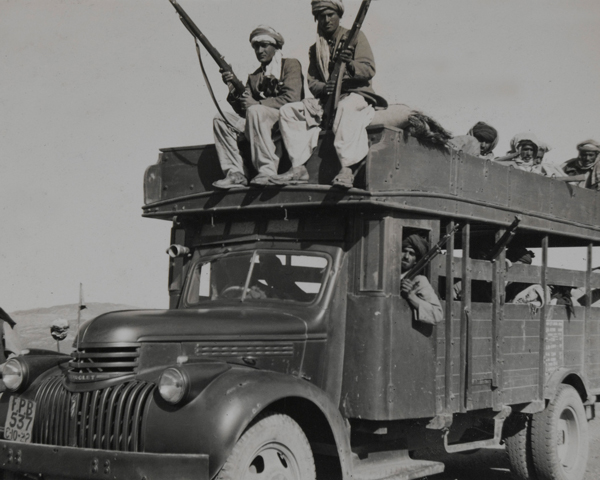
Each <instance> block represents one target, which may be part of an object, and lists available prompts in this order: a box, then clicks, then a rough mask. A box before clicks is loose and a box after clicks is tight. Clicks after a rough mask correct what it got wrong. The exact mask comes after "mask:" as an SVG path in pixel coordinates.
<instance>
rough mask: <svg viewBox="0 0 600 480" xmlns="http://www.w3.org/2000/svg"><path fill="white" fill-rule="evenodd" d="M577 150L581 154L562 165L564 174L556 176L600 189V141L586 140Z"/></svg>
mask: <svg viewBox="0 0 600 480" xmlns="http://www.w3.org/2000/svg"><path fill="white" fill-rule="evenodd" d="M577 150H578V151H579V155H578V156H577V157H576V158H572V159H571V160H567V161H566V162H565V163H563V164H562V165H561V166H560V167H561V169H562V171H563V172H564V174H563V175H564V176H556V179H557V180H562V181H564V182H569V183H570V184H572V185H577V186H579V187H583V188H591V189H593V190H600V165H598V163H599V162H598V160H599V159H598V153H599V152H600V143H598V142H596V141H595V140H586V141H584V142H581V143H580V144H579V145H577Z"/></svg>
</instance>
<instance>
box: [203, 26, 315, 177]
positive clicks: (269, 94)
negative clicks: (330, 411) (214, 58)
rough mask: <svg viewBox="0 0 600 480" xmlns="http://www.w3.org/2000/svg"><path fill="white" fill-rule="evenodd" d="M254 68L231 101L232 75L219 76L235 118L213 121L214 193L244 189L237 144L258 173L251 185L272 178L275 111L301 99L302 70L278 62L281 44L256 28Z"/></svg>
mask: <svg viewBox="0 0 600 480" xmlns="http://www.w3.org/2000/svg"><path fill="white" fill-rule="evenodd" d="M250 44H251V45H252V48H253V49H254V53H255V54H256V58H257V59H258V61H259V62H260V68H258V70H256V71H255V72H254V73H252V74H250V75H249V76H248V82H247V84H246V90H245V92H244V94H243V95H242V96H240V97H236V96H235V94H234V91H233V87H231V81H232V80H233V74H232V73H231V72H223V81H224V82H225V83H226V84H229V85H230V94H229V96H228V97H227V101H228V102H229V103H230V104H231V106H232V107H233V109H234V110H235V113H230V112H224V115H225V117H226V118H225V119H224V118H223V117H221V115H217V116H216V117H215V119H214V121H213V132H214V137H215V147H216V149H217V154H218V155H219V162H220V163H221V168H222V169H223V173H224V174H225V175H226V176H225V178H224V179H222V180H217V181H216V182H214V183H213V186H215V187H216V188H222V189H230V188H236V187H243V186H245V185H248V180H247V178H246V175H245V172H244V161H243V159H242V156H241V154H240V148H239V141H240V140H243V139H244V138H245V139H246V140H247V141H248V142H249V143H250V153H251V156H252V164H253V165H254V168H255V169H256V170H257V171H258V175H256V176H255V177H254V178H253V179H252V180H251V182H250V183H251V184H252V185H257V186H264V185H267V184H268V183H269V178H270V177H272V176H274V175H277V168H278V167H279V157H278V156H277V154H276V153H275V143H274V141H273V134H274V133H277V131H278V121H279V109H280V108H281V107H282V106H283V105H285V104H287V103H290V102H298V101H301V100H302V99H303V98H304V78H303V76H302V66H301V65H300V62H299V61H298V60H296V59H295V58H283V54H282V53H281V48H282V47H283V44H284V40H283V37H282V36H281V34H279V33H278V32H276V31H275V30H274V29H272V28H271V27H266V26H263V25H261V26H259V27H258V28H256V29H254V30H253V31H252V33H251V34H250Z"/></svg>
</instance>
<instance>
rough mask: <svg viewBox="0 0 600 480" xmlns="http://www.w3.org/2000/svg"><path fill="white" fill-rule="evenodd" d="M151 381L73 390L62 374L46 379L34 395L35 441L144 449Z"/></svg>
mask: <svg viewBox="0 0 600 480" xmlns="http://www.w3.org/2000/svg"><path fill="white" fill-rule="evenodd" d="M153 389H154V385H153V384H152V383H147V382H140V381H130V382H126V383H122V384H120V385H116V386H112V387H107V388H104V389H102V390H93V391H90V392H83V393H72V392H69V391H68V390H66V389H65V388H64V386H63V384H62V377H61V376H54V377H50V378H49V379H47V380H46V381H45V382H44V384H43V385H42V386H41V388H40V389H39V390H38V392H37V395H36V397H35V401H36V404H37V412H36V418H35V424H34V434H33V441H34V443H42V444H45V445H57V446H72V447H85V448H97V449H102V450H118V451H122V452H142V451H143V450H144V445H143V439H142V432H143V427H144V410H145V407H146V405H147V403H148V399H149V398H150V395H151V393H152V390H153Z"/></svg>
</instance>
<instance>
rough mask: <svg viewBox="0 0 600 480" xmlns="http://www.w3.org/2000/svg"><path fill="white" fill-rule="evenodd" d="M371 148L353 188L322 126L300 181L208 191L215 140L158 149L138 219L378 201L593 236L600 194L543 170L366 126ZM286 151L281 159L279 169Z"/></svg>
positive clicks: (598, 225) (596, 237)
mask: <svg viewBox="0 0 600 480" xmlns="http://www.w3.org/2000/svg"><path fill="white" fill-rule="evenodd" d="M368 134H369V142H370V151H369V154H368V156H367V158H366V160H365V162H364V164H363V165H362V166H361V167H360V168H359V170H358V172H357V176H356V180H355V188H352V189H350V190H343V189H339V188H335V187H331V185H330V183H331V180H332V179H333V177H334V176H335V175H336V174H337V172H338V170H339V162H338V160H337V157H336V155H335V151H334V149H333V144H332V143H333V142H332V139H331V134H330V133H322V134H321V138H320V141H319V146H318V147H317V149H316V150H315V153H314V154H313V156H312V157H311V158H310V159H309V161H308V162H307V164H306V167H307V169H308V171H309V174H310V182H311V183H309V184H306V185H296V186H284V187H280V186H275V185H274V186H272V187H266V188H257V187H244V188H237V189H234V190H229V191H215V189H214V187H212V183H213V182H214V181H215V180H218V179H219V178H222V177H223V174H222V171H221V168H220V165H219V161H218V157H217V154H216V151H215V148H214V145H200V146H190V147H178V148H164V149H161V150H160V154H159V158H158V162H157V163H156V164H154V165H151V166H150V167H148V169H147V170H146V172H145V177H144V195H145V205H144V207H143V215H144V216H145V217H151V218H159V219H165V220H172V219H173V217H174V216H182V215H190V214H215V213H217V212H219V213H225V212H240V211H245V210H247V211H251V210H259V209H281V208H290V209H294V208H322V207H331V208H343V207H345V206H353V207H361V208H383V209H389V210H401V211H406V212H413V213H419V214H424V215H431V216H435V217H440V216H441V217H445V218H448V219H455V220H459V221H460V220H463V221H470V222H486V223H492V224H497V225H509V224H510V223H511V222H512V221H513V220H514V218H515V215H520V216H521V218H522V222H521V225H520V227H521V228H524V229H530V230H535V231H540V232H547V233H559V232H560V233H561V234H564V235H568V236H571V237H575V238H578V239H581V240H586V241H589V242H592V243H595V242H598V243H599V244H600V221H599V220H600V195H598V193H597V192H595V191H593V190H587V189H584V188H580V187H576V186H571V185H569V184H567V183H565V182H561V181H556V180H554V179H552V178H548V177H544V176H541V175H537V174H533V173H529V172H525V171H522V170H518V169H515V168H514V167H510V166H504V165H501V164H499V163H495V162H493V161H491V160H484V159H481V158H476V157H472V156H470V155H467V154H464V153H463V152H462V151H456V150H453V149H451V148H447V147H443V146H431V145H425V144H422V143H419V141H418V140H417V139H416V138H414V137H412V136H409V135H408V134H407V133H406V132H404V131H402V130H399V129H397V128H393V127H387V126H382V125H375V126H372V127H369V128H368ZM286 161H288V162H289V160H287V158H285V155H284V157H283V158H282V164H283V165H282V167H283V168H280V170H283V171H285V170H286V168H285V165H284V164H285V162H286Z"/></svg>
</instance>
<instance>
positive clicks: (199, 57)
mask: <svg viewBox="0 0 600 480" xmlns="http://www.w3.org/2000/svg"><path fill="white" fill-rule="evenodd" d="M194 42H195V43H196V53H197V54H198V61H199V62H200V69H201V70H202V76H203V77H204V82H205V83H206V87H207V88H208V92H209V93H210V96H211V98H212V101H213V103H214V104H215V107H217V110H218V111H219V115H221V117H222V118H223V120H225V123H226V124H227V125H228V126H229V128H231V129H232V130H234V131H236V132H237V131H238V129H237V128H235V127H234V126H233V125H232V124H231V123H230V122H229V120H227V117H226V116H225V114H224V113H223V110H221V107H220V105H219V102H218V101H217V98H216V97H215V92H213V89H212V85H211V84H210V80H209V79H208V76H207V75H206V70H204V63H203V62H202V55H201V54H200V44H199V43H198V39H197V38H196V37H194Z"/></svg>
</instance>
